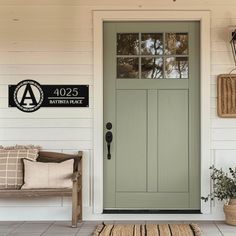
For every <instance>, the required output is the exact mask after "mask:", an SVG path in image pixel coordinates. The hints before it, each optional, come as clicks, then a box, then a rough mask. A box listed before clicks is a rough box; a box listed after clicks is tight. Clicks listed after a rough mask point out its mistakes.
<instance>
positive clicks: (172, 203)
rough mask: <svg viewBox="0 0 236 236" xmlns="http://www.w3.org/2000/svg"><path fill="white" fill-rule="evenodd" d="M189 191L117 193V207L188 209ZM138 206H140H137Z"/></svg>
mask: <svg viewBox="0 0 236 236" xmlns="http://www.w3.org/2000/svg"><path fill="white" fill-rule="evenodd" d="M188 199H189V196H188V193H172V194H171V195H170V194H169V193H144V192H143V193H140V192H137V193H132V192H129V193H120V192H119V193H117V195H116V207H117V208H132V209H133V208H139V209H143V208H144V209H152V208H153V206H155V208H157V209H187V208H188V207H189V204H188ZM137 206H138V207H137Z"/></svg>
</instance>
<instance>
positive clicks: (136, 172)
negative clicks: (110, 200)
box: [116, 90, 147, 192]
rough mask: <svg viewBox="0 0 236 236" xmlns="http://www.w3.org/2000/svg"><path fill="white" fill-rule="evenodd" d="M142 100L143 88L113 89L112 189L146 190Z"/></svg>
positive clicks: (143, 95) (144, 121)
mask: <svg viewBox="0 0 236 236" xmlns="http://www.w3.org/2000/svg"><path fill="white" fill-rule="evenodd" d="M146 100H147V96H146V91H145V90H117V97H116V101H117V106H116V107H117V120H116V137H117V141H116V155H117V156H119V158H117V159H116V191H128V192H132V191H146V159H145V158H143V157H145V156H146V132H147V120H146V109H147V108H146V105H147V104H146V103H147V101H146ZM131 109H132V112H131Z"/></svg>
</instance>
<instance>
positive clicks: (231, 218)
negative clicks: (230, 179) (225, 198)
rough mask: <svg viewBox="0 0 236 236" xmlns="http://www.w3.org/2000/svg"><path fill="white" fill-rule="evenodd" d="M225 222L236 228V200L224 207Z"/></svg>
mask: <svg viewBox="0 0 236 236" xmlns="http://www.w3.org/2000/svg"><path fill="white" fill-rule="evenodd" d="M224 213H225V221H226V223H227V224H229V225H234V226H236V198H233V199H231V200H230V201H229V204H225V205H224Z"/></svg>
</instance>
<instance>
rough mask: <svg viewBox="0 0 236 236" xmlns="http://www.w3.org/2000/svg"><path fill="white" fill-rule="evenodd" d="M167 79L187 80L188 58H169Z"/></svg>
mask: <svg viewBox="0 0 236 236" xmlns="http://www.w3.org/2000/svg"><path fill="white" fill-rule="evenodd" d="M165 77H166V78H173V79H187V78H188V57H167V58H166V60H165Z"/></svg>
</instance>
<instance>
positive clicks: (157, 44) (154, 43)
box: [141, 33, 163, 55]
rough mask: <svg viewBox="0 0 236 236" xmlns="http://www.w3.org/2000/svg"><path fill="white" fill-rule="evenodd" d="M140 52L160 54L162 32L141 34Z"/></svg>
mask: <svg viewBox="0 0 236 236" xmlns="http://www.w3.org/2000/svg"><path fill="white" fill-rule="evenodd" d="M141 40H142V41H141V54H143V55H162V54H163V34H161V33H150V34H148V33H145V34H142V35H141Z"/></svg>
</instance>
